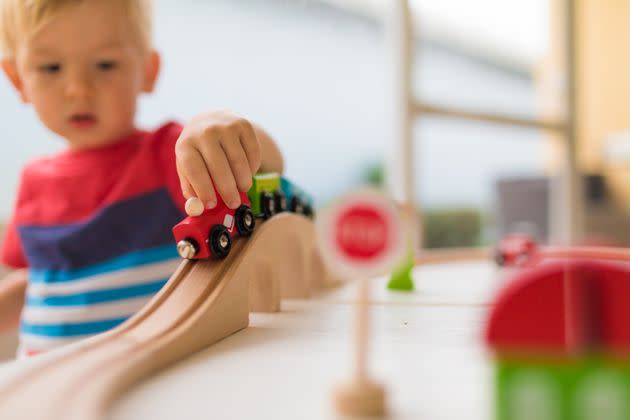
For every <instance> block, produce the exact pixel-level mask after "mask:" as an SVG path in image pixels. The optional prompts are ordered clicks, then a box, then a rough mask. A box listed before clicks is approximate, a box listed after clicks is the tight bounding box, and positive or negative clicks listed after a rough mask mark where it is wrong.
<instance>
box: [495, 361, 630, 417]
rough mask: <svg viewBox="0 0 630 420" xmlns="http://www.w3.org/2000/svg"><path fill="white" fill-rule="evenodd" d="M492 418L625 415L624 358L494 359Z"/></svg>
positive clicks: (629, 408) (628, 403) (627, 376)
mask: <svg viewBox="0 0 630 420" xmlns="http://www.w3.org/2000/svg"><path fill="white" fill-rule="evenodd" d="M495 384H496V390H495V392H496V396H497V398H496V400H495V401H496V406H495V410H496V419H497V420H508V419H509V420H521V419H523V420H527V419H536V420H547V419H549V420H599V419H607V420H622V419H630V360H626V361H615V360H613V359H609V358H606V357H604V356H602V355H591V356H586V357H581V358H578V357H572V358H565V359H562V360H560V359H558V360H537V359H535V358H532V359H531V360H524V359H520V360H517V359H499V361H498V362H497V366H496V370H495Z"/></svg>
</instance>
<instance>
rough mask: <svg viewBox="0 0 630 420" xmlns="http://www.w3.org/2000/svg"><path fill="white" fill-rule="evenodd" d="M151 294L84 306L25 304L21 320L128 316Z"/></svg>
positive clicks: (66, 320) (51, 321)
mask: <svg viewBox="0 0 630 420" xmlns="http://www.w3.org/2000/svg"><path fill="white" fill-rule="evenodd" d="M152 298H153V296H142V297H139V298H136V299H127V300H121V301H116V302H107V303H102V304H92V305H85V306H25V307H24V310H23V311H22V320H23V321H24V322H27V323H29V324H38V325H47V324H61V323H63V324H66V323H79V322H90V321H101V320H103V319H114V318H123V317H128V316H131V315H133V314H135V313H136V312H138V311H139V310H140V309H142V307H143V306H144V305H146V304H147V303H148V302H149V300H151V299H152Z"/></svg>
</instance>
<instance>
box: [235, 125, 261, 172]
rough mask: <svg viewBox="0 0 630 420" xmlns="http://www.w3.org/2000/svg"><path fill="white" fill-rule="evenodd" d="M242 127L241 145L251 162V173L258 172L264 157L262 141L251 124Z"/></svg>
mask: <svg viewBox="0 0 630 420" xmlns="http://www.w3.org/2000/svg"><path fill="white" fill-rule="evenodd" d="M242 127H243V128H242V129H241V135H240V141H241V146H242V148H243V150H244V151H245V155H246V156H247V162H248V163H249V169H250V170H251V173H252V174H256V172H258V169H259V168H260V162H261V159H262V157H261V151H260V142H259V141H258V137H257V136H256V132H255V131H254V128H253V127H252V125H251V124H246V125H243V126H242Z"/></svg>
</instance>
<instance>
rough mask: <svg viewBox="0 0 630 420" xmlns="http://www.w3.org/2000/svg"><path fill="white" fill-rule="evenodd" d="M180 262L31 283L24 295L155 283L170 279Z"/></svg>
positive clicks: (59, 294)
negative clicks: (79, 277)
mask: <svg viewBox="0 0 630 420" xmlns="http://www.w3.org/2000/svg"><path fill="white" fill-rule="evenodd" d="M181 262H182V259H181V258H174V259H171V260H167V261H164V262H160V263H157V264H150V265H144V266H139V267H134V268H129V269H125V270H122V271H115V272H112V273H106V274H99V275H97V276H93V277H86V278H84V279H81V280H77V281H73V282H67V283H65V282H64V283H34V284H32V283H31V284H29V285H28V288H27V292H26V293H27V294H28V295H30V296H35V297H48V296H64V295H72V294H78V293H86V292H91V291H96V290H105V289H114V288H117V287H127V286H134V285H138V284H143V283H147V282H150V281H155V279H159V278H167V277H170V276H171V275H172V274H173V273H174V272H175V270H176V269H177V267H178V266H179V265H180V264H181Z"/></svg>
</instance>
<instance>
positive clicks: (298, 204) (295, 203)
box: [291, 197, 305, 214]
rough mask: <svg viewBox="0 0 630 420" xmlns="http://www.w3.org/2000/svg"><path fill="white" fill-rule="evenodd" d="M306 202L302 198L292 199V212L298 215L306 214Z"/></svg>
mask: <svg viewBox="0 0 630 420" xmlns="http://www.w3.org/2000/svg"><path fill="white" fill-rule="evenodd" d="M304 210H305V207H304V202H303V201H302V199H301V198H300V197H293V198H292V199H291V211H292V212H293V213H297V214H304Z"/></svg>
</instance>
